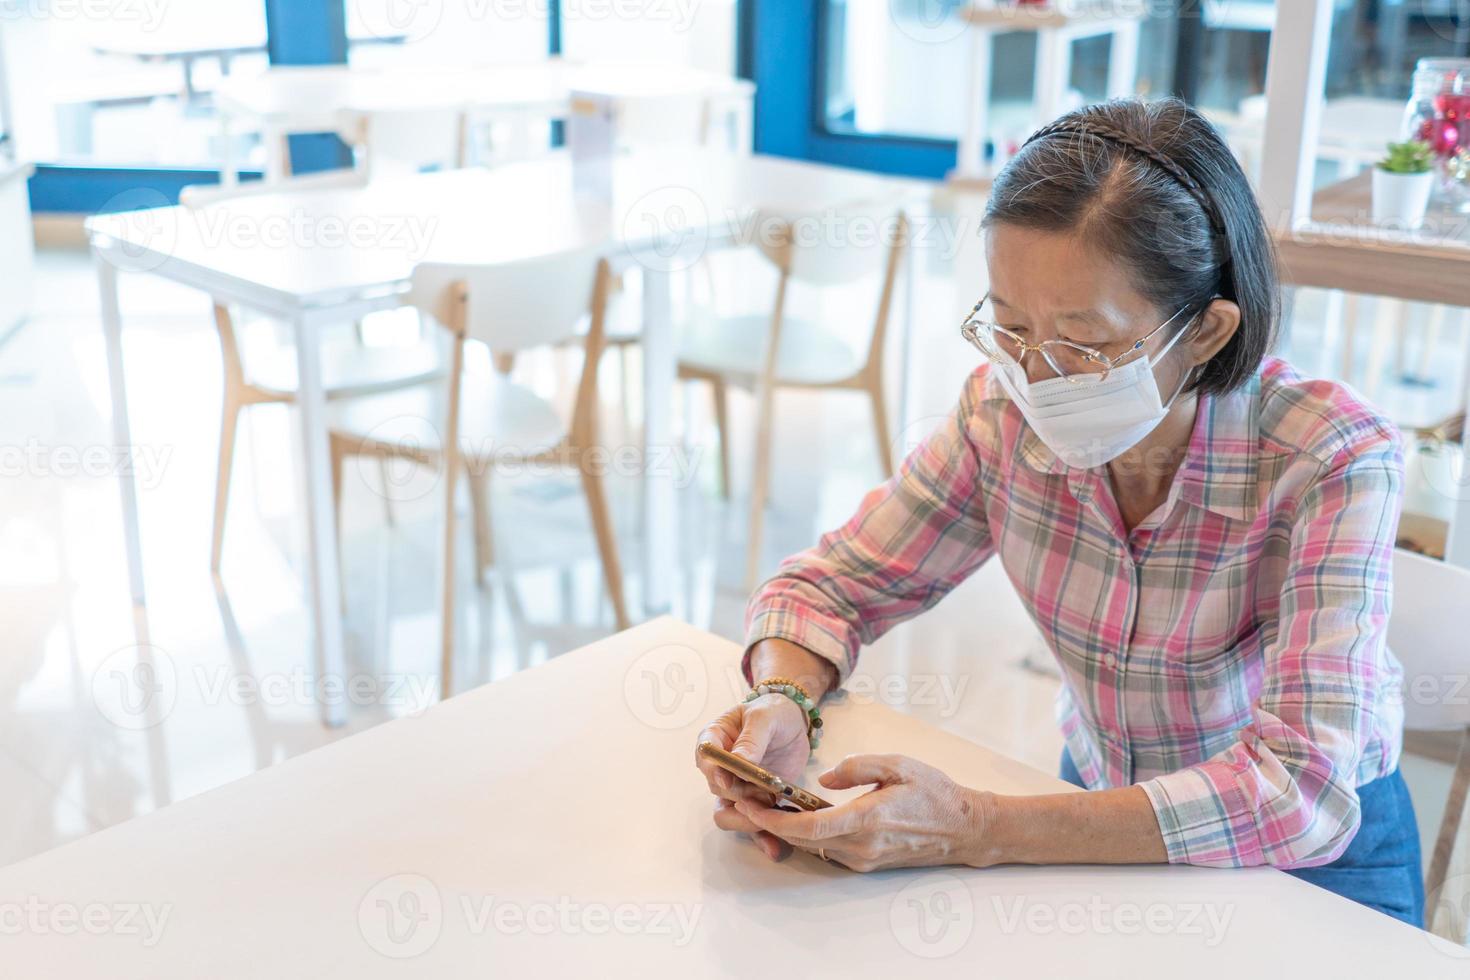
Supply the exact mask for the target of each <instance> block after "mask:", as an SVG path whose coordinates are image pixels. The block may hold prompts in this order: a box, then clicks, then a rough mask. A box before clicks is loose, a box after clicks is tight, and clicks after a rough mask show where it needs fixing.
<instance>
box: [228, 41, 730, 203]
mask: <svg viewBox="0 0 1470 980" xmlns="http://www.w3.org/2000/svg"><path fill="white" fill-rule="evenodd" d="M574 92H575V93H577V94H579V95H585V96H589V97H592V98H596V99H600V100H603V101H606V102H609V103H614V104H616V103H618V102H628V101H631V100H634V99H640V100H660V99H673V98H679V97H684V98H705V99H709V100H711V102H713V103H714V104H715V106H716V108H717V109H718V110H719V111H721V112H722V113H724V114H725V115H726V116H727V117H728V119H729V125H730V128H731V141H732V145H734V146H735V147H738V148H741V149H743V150H747V151H748V150H749V149H750V147H751V145H752V136H751V120H752V112H753V109H752V103H753V99H754V93H755V86H754V85H753V84H752V83H750V82H748V81H745V80H743V79H738V78H731V77H730V76H728V75H722V74H719V73H717V72H709V71H702V70H699V69H693V68H675V67H668V66H663V67H657V66H650V65H634V64H577V63H572V62H567V61H564V60H562V59H560V58H553V59H549V60H547V61H544V62H537V63H535V64H529V65H495V66H487V67H480V68H397V69H364V68H354V67H352V66H349V65H314V66H289V67H288V66H281V67H275V68H270V69H267V70H266V71H264V72H262V73H259V74H256V75H250V76H246V75H234V76H231V77H230V78H228V79H222V80H221V81H220V83H219V85H218V86H217V87H216V89H215V93H214V98H215V106H216V109H217V111H218V112H219V115H220V123H221V125H222V126H223V127H224V129H225V139H224V141H223V142H224V145H225V147H226V158H225V160H224V162H223V164H222V166H221V179H222V180H223V181H224V182H225V183H230V182H232V181H233V180H234V179H235V176H236V173H237V170H238V163H237V162H236V161H235V160H234V159H233V155H232V154H233V140H232V139H231V138H230V137H231V135H232V134H235V133H239V132H244V131H249V130H254V131H258V132H260V134H261V139H262V142H263V143H264V145H265V147H266V153H267V157H268V162H267V165H266V179H267V180H270V179H274V178H275V177H277V176H279V175H282V174H284V173H286V172H288V169H289V168H287V167H286V166H285V164H284V160H283V159H282V156H281V154H282V153H283V147H284V140H283V139H282V134H289V133H304V132H312V131H321V132H335V133H350V132H353V131H354V130H355V129H356V128H357V127H358V125H359V123H361V122H362V121H364V120H368V119H371V117H372V116H373V115H374V114H375V113H389V112H404V111H413V110H425V111H427V110H434V109H463V110H464V111H465V112H466V114H467V115H468V116H469V118H470V120H471V121H472V122H476V123H480V122H495V121H507V122H509V123H511V124H513V125H512V131H513V133H514V134H515V136H514V139H516V140H517V141H519V142H521V143H526V142H528V141H529V135H528V132H527V130H528V129H529V127H530V126H531V125H534V124H535V123H539V122H545V121H549V120H553V119H565V118H566V117H567V115H568V114H569V113H570V110H571V104H572V95H573V93H574ZM516 155H518V156H524V155H525V153H524V152H522V153H518V154H516Z"/></svg>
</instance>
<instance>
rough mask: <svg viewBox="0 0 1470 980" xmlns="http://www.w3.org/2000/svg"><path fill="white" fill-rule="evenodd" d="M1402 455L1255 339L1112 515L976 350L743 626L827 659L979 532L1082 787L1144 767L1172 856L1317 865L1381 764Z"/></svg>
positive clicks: (971, 563)
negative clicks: (876, 475) (1026, 629)
mask: <svg viewBox="0 0 1470 980" xmlns="http://www.w3.org/2000/svg"><path fill="white" fill-rule="evenodd" d="M1402 473H1403V458H1402V450H1401V446H1400V439H1399V436H1398V433H1397V430H1395V429H1394V427H1393V426H1392V425H1390V424H1389V423H1388V422H1386V421H1385V420H1384V419H1382V418H1381V417H1380V416H1379V415H1377V414H1376V413H1375V412H1374V411H1373V410H1372V409H1371V408H1370V407H1368V406H1367V405H1365V404H1364V403H1363V402H1362V401H1360V400H1359V399H1358V397H1357V396H1356V395H1355V394H1354V393H1353V392H1352V391H1351V390H1350V389H1348V388H1345V387H1343V386H1341V385H1337V384H1333V383H1331V382H1327V381H1314V380H1308V379H1303V378H1301V377H1298V376H1297V374H1296V373H1295V372H1294V371H1293V370H1292V369H1291V367H1290V366H1288V365H1287V364H1285V363H1284V362H1282V361H1279V360H1275V359H1270V360H1267V362H1266V363H1265V365H1264V366H1263V367H1262V369H1261V371H1260V373H1259V374H1258V375H1257V376H1256V377H1254V378H1252V379H1251V381H1250V383H1249V384H1248V385H1246V386H1245V387H1244V388H1243V389H1241V390H1239V391H1236V392H1233V393H1231V394H1228V395H1223V396H1215V397H1210V396H1205V397H1202V398H1201V399H1200V401H1199V410H1198V415H1197V417H1196V420H1195V425H1194V433H1193V435H1192V436H1191V438H1190V444H1189V451H1188V455H1187V457H1186V459H1185V460H1184V462H1183V464H1182V465H1181V466H1180V468H1179V470H1178V473H1177V474H1176V475H1175V477H1174V483H1173V485H1172V487H1171V488H1170V490H1169V495H1168V498H1167V499H1166V500H1165V502H1164V503H1163V505H1162V506H1160V507H1159V508H1158V509H1157V510H1156V511H1154V513H1153V514H1151V515H1149V516H1148V517H1147V518H1146V519H1145V520H1144V521H1143V522H1142V523H1141V524H1140V525H1139V526H1138V527H1137V528H1135V529H1134V530H1133V532H1132V533H1129V532H1127V531H1126V530H1125V529H1124V526H1123V522H1122V519H1121V516H1120V514H1119V511H1118V507H1117V504H1116V503H1115V501H1114V498H1113V492H1112V489H1111V485H1110V483H1109V481H1108V478H1107V473H1106V470H1105V469H1102V468H1100V469H1095V470H1078V469H1069V468H1067V467H1066V466H1064V465H1063V464H1062V463H1060V462H1059V461H1058V460H1057V458H1056V456H1055V455H1054V454H1053V453H1052V452H1051V451H1050V450H1049V449H1047V447H1046V446H1045V445H1044V444H1043V443H1042V442H1041V440H1040V439H1038V438H1037V436H1036V435H1035V433H1033V432H1032V431H1031V429H1030V428H1029V427H1028V426H1027V425H1026V423H1025V421H1024V420H1023V419H1022V417H1021V414H1020V412H1019V411H1018V410H1017V409H1016V407H1015V406H1014V405H1013V404H1012V403H1011V401H1010V400H1009V399H1008V398H1007V397H1006V395H1005V393H1004V392H1003V391H1002V390H1001V389H1000V387H999V386H998V385H997V384H996V383H995V381H994V380H993V379H992V378H990V377H989V371H988V368H985V367H982V368H980V369H979V370H977V371H976V372H975V373H974V374H973V375H972V376H971V377H970V379H969V381H968V382H967V384H966V387H965V390H964V393H963V395H962V397H961V399H960V404H959V407H958V409H957V410H956V411H955V412H954V413H953V414H952V415H951V416H950V417H949V418H948V419H947V420H946V421H945V422H944V423H942V424H941V425H940V426H939V427H938V429H937V430H936V431H935V432H934V433H933V434H932V435H930V436H929V438H928V439H927V441H926V442H924V444H923V445H921V446H919V447H918V448H917V449H916V450H915V451H914V452H913V453H912V454H911V455H910V456H909V458H908V459H907V460H905V462H904V464H903V467H902V469H901V470H900V472H899V473H898V474H897V475H896V476H895V477H894V478H893V479H892V480H890V481H888V482H887V483H886V484H884V485H883V486H881V487H879V488H878V489H876V490H874V491H872V492H871V493H869V494H868V496H867V497H866V498H865V499H864V500H863V502H862V505H861V507H859V509H858V512H857V514H856V515H854V516H853V518H852V519H851V520H849V521H848V522H847V524H845V525H844V526H843V527H841V528H839V529H838V530H836V531H832V532H830V533H828V534H826V535H824V536H823V537H822V539H821V541H820V542H819V543H818V545H817V546H816V547H815V548H813V549H811V550H810V551H807V552H804V553H802V554H799V555H796V556H795V557H793V558H790V559H788V560H787V561H786V562H785V563H784V564H783V565H782V567H781V569H780V571H779V572H778V573H777V574H776V576H775V577H773V578H772V579H770V580H769V581H768V582H766V583H765V585H764V586H762V588H761V589H760V591H759V592H758V593H757V595H756V596H755V598H754V599H752V600H751V604H750V609H749V612H748V616H747V618H748V632H747V642H748V643H754V642H756V641H757V640H760V639H763V638H765V637H783V638H785V639H788V640H791V641H792V642H794V643H798V644H800V645H801V646H803V647H805V648H807V649H808V650H811V651H813V652H815V653H817V654H819V655H821V656H823V657H825V658H827V659H828V660H830V661H832V663H833V664H834V665H836V667H837V669H838V672H839V673H840V674H841V676H842V677H843V678H844V679H845V678H846V677H847V675H848V674H849V673H850V672H851V671H852V669H853V666H854V664H855V663H856V661H857V655H858V648H859V647H860V646H862V645H863V644H864V643H871V642H873V641H874V640H876V639H877V638H878V637H879V636H882V635H883V634H884V633H885V632H887V631H888V630H889V629H891V628H892V627H893V626H895V625H897V624H898V623H900V622H902V621H903V620H905V619H908V618H909V617H911V616H914V615H916V614H918V613H920V612H922V611H923V610H925V609H928V608H929V607H931V606H933V605H934V604H935V603H937V602H938V601H939V600H940V599H941V598H943V597H944V595H945V594H946V593H948V592H949V590H950V589H952V588H954V587H955V586H956V585H958V584H959V583H960V582H961V581H963V580H964V579H965V577H966V576H968V575H969V574H970V573H971V572H973V571H975V569H976V568H978V567H979V566H980V565H981V563H983V562H984V561H986V560H987V559H988V558H990V556H991V555H992V554H995V553H997V552H998V553H999V555H1000V561H1001V564H1002V565H1003V566H1004V568H1005V571H1006V574H1007V575H1008V576H1009V578H1010V580H1011V582H1012V583H1013V584H1014V585H1015V587H1016V591H1017V592H1018V593H1019V594H1020V596H1021V599H1022V600H1023V601H1024V602H1025V605H1026V607H1027V609H1028V611H1029V612H1030V614H1031V617H1032V619H1033V620H1035V622H1036V625H1037V626H1038V627H1040V629H1041V631H1042V633H1043V634H1044V635H1045V637H1046V640H1047V643H1048V645H1049V646H1050V648H1051V649H1052V651H1053V652H1054V653H1055V654H1056V658H1057V662H1058V663H1059V664H1060V666H1061V672H1062V678H1063V684H1062V688H1061V691H1060V694H1059V696H1058V715H1059V718H1060V721H1061V725H1062V731H1063V734H1064V735H1065V736H1066V741H1067V748H1068V750H1069V752H1070V753H1071V756H1072V758H1073V760H1074V761H1075V762H1076V765H1077V769H1078V771H1079V772H1080V773H1081V775H1082V779H1083V781H1084V782H1086V784H1087V785H1088V786H1089V787H1091V788H1094V789H1099V788H1104V787H1110V786H1127V785H1129V784H1134V783H1136V784H1138V785H1139V786H1141V787H1142V788H1143V790H1144V792H1145V793H1147V794H1148V798H1149V801H1150V802H1151V803H1152V805H1153V808H1154V813H1155V815H1156V816H1157V817H1158V821H1159V829H1160V830H1161V831H1162V833H1163V837H1164V843H1165V845H1166V846H1167V847H1168V852H1169V860H1170V861H1172V862H1178V863H1187V864H1204V865H1218V866H1243V865H1259V864H1270V865H1276V866H1278V867H1283V868H1292V867H1310V866H1315V865H1321V864H1327V863H1329V862H1331V861H1332V860H1334V859H1335V858H1336V857H1337V856H1338V855H1339V854H1341V853H1342V851H1343V850H1344V849H1345V848H1346V847H1347V845H1348V843H1349V842H1350V841H1351V840H1352V837H1353V835H1354V834H1355V833H1356V832H1357V829H1358V824H1359V817H1360V813H1359V806H1358V796H1357V787H1359V786H1361V785H1363V784H1364V783H1366V782H1368V781H1370V780H1373V779H1376V778H1378V777H1380V776H1384V775H1387V774H1389V773H1391V772H1393V770H1394V769H1395V767H1396V766H1397V765H1398V756H1399V749H1400V744H1401V741H1402V732H1403V709H1402V705H1401V702H1400V701H1399V700H1398V694H1399V684H1400V681H1401V675H1402V669H1401V668H1400V666H1399V663H1398V661H1397V660H1396V659H1395V658H1394V656H1393V654H1392V653H1390V652H1389V650H1388V648H1387V646H1386V645H1385V642H1384V637H1385V631H1386V628H1387V623H1388V612H1389V603H1390V598H1391V591H1392V590H1391V574H1390V569H1391V563H1392V558H1393V543H1394V536H1395V530H1396V527H1397V524H1398V514H1399V496H1400V487H1401V484H1402ZM975 639H976V642H977V643H983V642H984V627H983V625H979V624H977V626H976V631H975Z"/></svg>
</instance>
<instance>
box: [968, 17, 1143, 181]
mask: <svg viewBox="0 0 1470 980" xmlns="http://www.w3.org/2000/svg"><path fill="white" fill-rule="evenodd" d="M1002 2H1004V0H1002ZM959 16H960V17H961V18H963V19H964V20H965V21H966V22H967V24H968V29H969V33H970V60H969V65H970V72H969V81H970V84H969V91H968V92H967V93H966V97H965V98H966V101H965V129H964V132H963V133H962V134H960V145H959V160H958V162H957V163H956V166H955V172H954V174H952V175H951V179H952V180H960V181H965V180H975V181H983V180H984V179H985V177H986V170H985V143H986V141H987V140H988V139H989V138H990V133H989V132H987V130H988V128H989V125H988V124H989V118H990V67H991V60H992V59H991V46H992V44H993V43H994V41H995V36H996V35H997V34H1004V33H1008V32H1011V31H1029V32H1032V33H1034V34H1035V35H1036V74H1035V78H1034V83H1033V84H1034V88H1033V90H1032V116H1033V121H1034V122H1035V123H1036V124H1037V125H1038V126H1039V125H1042V124H1045V123H1048V122H1051V121H1052V120H1053V119H1055V118H1056V117H1057V116H1059V115H1061V114H1062V113H1063V112H1065V111H1066V108H1067V104H1066V102H1067V88H1068V84H1069V82H1068V79H1070V78H1071V71H1072V43H1073V42H1074V41H1080V40H1082V39H1084V38H1089V37H1099V36H1108V37H1110V38H1111V39H1112V40H1111V47H1110V49H1109V54H1108V87H1107V96H1108V98H1110V99H1111V98H1116V97H1118V96H1124V95H1132V94H1133V90H1134V86H1135V84H1136V82H1137V78H1138V33H1139V21H1140V20H1141V19H1142V17H1143V9H1142V7H1141V5H1139V4H1136V3H1125V4H1121V5H1120V4H1116V3H1111V2H1108V0H1102V2H1097V3H1091V4H1085V3H1084V4H1076V3H1071V4H1066V5H1064V9H1055V8H1050V7H1045V6H1010V5H1007V6H997V5H995V4H994V3H976V4H974V5H973V6H970V7H967V8H966V9H964V10H962V11H961V12H960V13H959Z"/></svg>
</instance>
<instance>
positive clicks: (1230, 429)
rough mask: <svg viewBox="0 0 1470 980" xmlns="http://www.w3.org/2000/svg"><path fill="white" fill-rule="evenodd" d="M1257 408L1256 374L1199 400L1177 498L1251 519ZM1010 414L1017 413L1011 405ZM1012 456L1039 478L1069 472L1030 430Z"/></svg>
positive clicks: (993, 390) (996, 389) (991, 387)
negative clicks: (1227, 391) (1226, 390)
mask: <svg viewBox="0 0 1470 980" xmlns="http://www.w3.org/2000/svg"><path fill="white" fill-rule="evenodd" d="M987 382H988V384H987V390H986V395H987V396H988V397H999V398H1006V399H1007V400H1009V398H1008V396H1007V395H1006V393H1005V391H1004V389H1002V388H1001V387H1000V385H999V384H998V383H997V382H996V381H995V379H994V378H993V377H992V378H989V379H987ZM1260 406H1261V376H1260V374H1259V373H1257V374H1254V375H1252V376H1251V378H1250V380H1249V381H1247V382H1246V383H1245V384H1244V385H1242V386H1241V387H1240V388H1239V389H1237V390H1235V391H1232V392H1229V393H1227V394H1224V395H1201V396H1200V399H1199V408H1198V410H1197V411H1196V414H1195V418H1194V431H1193V432H1192V433H1191V435H1190V437H1189V449H1188V450H1187V452H1186V455H1185V458H1184V462H1183V463H1181V464H1180V466H1179V471H1178V472H1177V473H1175V475H1174V481H1175V483H1176V484H1177V485H1178V492H1179V498H1180V499H1182V500H1184V501H1185V502H1186V503H1189V504H1192V505H1194V506H1195V507H1200V508H1203V509H1205V510H1208V511H1213V512H1214V513H1216V514H1219V515H1220V516H1221V517H1227V518H1230V519H1231V520H1237V521H1244V520H1250V518H1251V517H1252V516H1253V515H1254V514H1255V512H1256V508H1257V500H1256V476H1257V467H1258V458H1257V457H1258V454H1259V448H1260V442H1261V433H1260ZM1011 410H1012V411H1017V409H1015V408H1014V406H1012V408H1011ZM1016 452H1017V455H1018V456H1019V457H1020V459H1021V460H1022V461H1023V462H1024V463H1025V464H1026V465H1027V466H1029V467H1031V469H1033V470H1036V471H1037V472H1039V473H1048V474H1051V475H1053V476H1063V475H1067V474H1068V472H1069V470H1071V468H1070V467H1068V466H1067V464H1065V463H1063V462H1062V461H1061V460H1060V459H1058V458H1057V455H1056V453H1054V452H1052V451H1051V449H1050V448H1048V447H1047V445H1046V443H1044V442H1042V441H1041V437H1040V436H1038V435H1037V434H1036V433H1035V432H1034V431H1032V429H1031V427H1030V426H1029V425H1028V426H1024V427H1023V428H1022V430H1021V440H1020V444H1019V445H1018V447H1017V450H1016ZM1072 472H1073V474H1074V475H1075V474H1076V471H1075V470H1073V471H1072Z"/></svg>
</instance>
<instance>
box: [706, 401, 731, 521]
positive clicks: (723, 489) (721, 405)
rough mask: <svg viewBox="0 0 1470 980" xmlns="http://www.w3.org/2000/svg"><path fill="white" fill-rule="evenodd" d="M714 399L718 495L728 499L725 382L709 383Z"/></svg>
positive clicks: (728, 460)
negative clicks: (718, 448) (718, 461)
mask: <svg viewBox="0 0 1470 980" xmlns="http://www.w3.org/2000/svg"><path fill="white" fill-rule="evenodd" d="M710 391H711V392H712V393H713V394H714V401H715V430H716V432H717V433H718V434H719V437H720V496H721V497H722V498H723V499H725V500H729V499H730V394H729V389H728V388H727V387H726V385H725V382H724V381H722V380H719V379H716V380H714V381H712V382H711V384H710Z"/></svg>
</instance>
